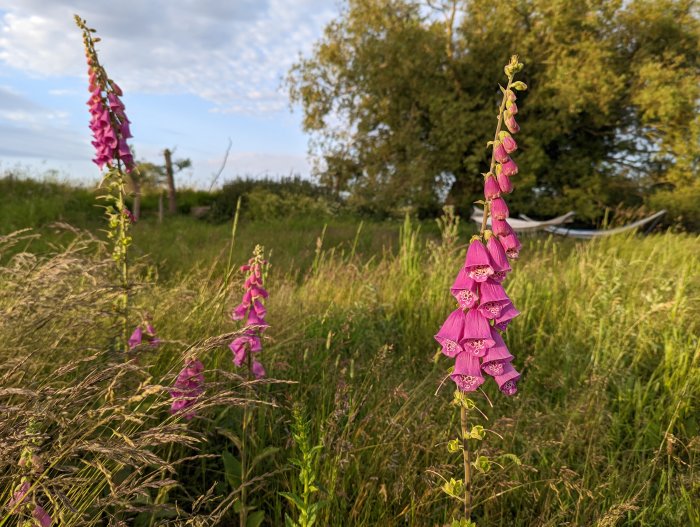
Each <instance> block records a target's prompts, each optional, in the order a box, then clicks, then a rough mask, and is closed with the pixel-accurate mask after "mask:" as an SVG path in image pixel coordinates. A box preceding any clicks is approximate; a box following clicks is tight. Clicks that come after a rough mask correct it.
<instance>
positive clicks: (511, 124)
mask: <svg viewBox="0 0 700 527" xmlns="http://www.w3.org/2000/svg"><path fill="white" fill-rule="evenodd" d="M505 121H506V128H508V131H509V132H510V133H511V134H517V133H518V132H519V131H520V125H518V122H517V121H516V120H515V117H514V116H512V115H509V116H507V117H506V120H505Z"/></svg>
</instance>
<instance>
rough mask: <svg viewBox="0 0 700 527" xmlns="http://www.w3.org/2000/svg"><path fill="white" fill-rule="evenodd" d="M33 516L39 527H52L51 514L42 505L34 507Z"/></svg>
mask: <svg viewBox="0 0 700 527" xmlns="http://www.w3.org/2000/svg"><path fill="white" fill-rule="evenodd" d="M32 518H34V521H35V525H38V526H39V527H51V523H52V521H53V520H52V519H51V516H49V513H48V512H46V509H44V508H43V507H42V506H41V505H37V506H36V507H34V510H33V511H32Z"/></svg>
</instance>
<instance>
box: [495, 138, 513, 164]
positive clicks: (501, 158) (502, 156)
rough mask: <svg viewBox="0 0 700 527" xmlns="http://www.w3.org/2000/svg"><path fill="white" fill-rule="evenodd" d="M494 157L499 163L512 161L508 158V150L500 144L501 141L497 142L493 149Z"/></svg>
mask: <svg viewBox="0 0 700 527" xmlns="http://www.w3.org/2000/svg"><path fill="white" fill-rule="evenodd" d="M493 157H494V159H495V160H496V162H497V163H505V162H506V161H508V160H509V159H510V158H509V157H508V153H507V152H506V149H505V148H504V147H503V145H502V144H501V143H500V141H496V143H495V145H494V147H493Z"/></svg>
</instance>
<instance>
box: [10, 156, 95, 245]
mask: <svg viewBox="0 0 700 527" xmlns="http://www.w3.org/2000/svg"><path fill="white" fill-rule="evenodd" d="M30 176H31V174H29V173H27V172H25V171H22V170H14V171H8V172H6V173H5V174H4V175H3V176H2V177H0V233H5V234H7V233H10V232H13V231H16V230H19V229H24V228H27V227H38V226H42V225H45V224H47V223H53V222H59V221H60V222H67V223H72V224H77V225H91V224H92V225H94V224H96V223H98V222H99V221H101V220H102V217H103V210H102V209H100V208H98V207H96V206H95V192H94V191H93V190H89V189H87V188H83V187H77V186H75V185H69V184H66V183H60V182H58V181H52V180H50V179H49V180H47V179H44V180H39V179H33V178H31V177H30Z"/></svg>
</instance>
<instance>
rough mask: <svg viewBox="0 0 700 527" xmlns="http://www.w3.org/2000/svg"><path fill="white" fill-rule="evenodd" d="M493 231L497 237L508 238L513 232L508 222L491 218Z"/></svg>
mask: <svg viewBox="0 0 700 527" xmlns="http://www.w3.org/2000/svg"><path fill="white" fill-rule="evenodd" d="M491 229H492V230H493V233H494V234H495V235H496V236H506V235H508V234H509V233H511V232H512V229H511V228H510V225H508V222H507V221H506V220H500V219H498V218H491Z"/></svg>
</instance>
